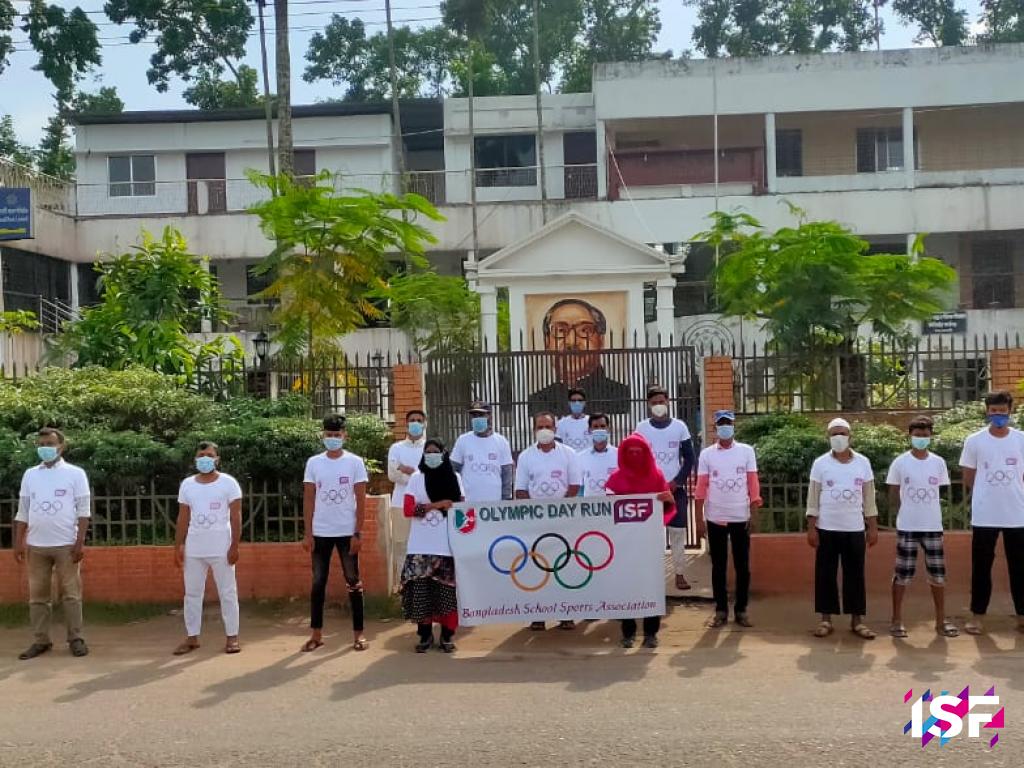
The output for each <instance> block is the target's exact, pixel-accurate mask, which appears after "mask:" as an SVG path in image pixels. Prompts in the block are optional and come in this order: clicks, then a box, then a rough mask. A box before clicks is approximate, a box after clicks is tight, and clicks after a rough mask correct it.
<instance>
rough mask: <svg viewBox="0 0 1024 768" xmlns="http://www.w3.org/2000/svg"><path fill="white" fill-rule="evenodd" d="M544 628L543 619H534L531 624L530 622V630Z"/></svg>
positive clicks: (542, 629)
mask: <svg viewBox="0 0 1024 768" xmlns="http://www.w3.org/2000/svg"><path fill="white" fill-rule="evenodd" d="M544 629H545V626H544V622H543V621H535V622H533V623H532V624H530V631H531V632H543V631H544Z"/></svg>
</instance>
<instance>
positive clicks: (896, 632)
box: [889, 624, 910, 639]
mask: <svg viewBox="0 0 1024 768" xmlns="http://www.w3.org/2000/svg"><path fill="white" fill-rule="evenodd" d="M889 635H890V637H897V638H900V639H902V638H904V637H910V633H909V632H907V628H906V627H904V626H903V625H902V624H892V625H890V627H889Z"/></svg>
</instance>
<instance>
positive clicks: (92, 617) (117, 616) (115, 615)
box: [0, 603, 177, 629]
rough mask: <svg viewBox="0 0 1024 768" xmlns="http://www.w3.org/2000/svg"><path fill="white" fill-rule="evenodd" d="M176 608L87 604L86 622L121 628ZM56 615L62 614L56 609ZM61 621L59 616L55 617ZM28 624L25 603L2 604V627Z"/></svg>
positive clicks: (133, 604) (0, 618)
mask: <svg viewBox="0 0 1024 768" xmlns="http://www.w3.org/2000/svg"><path fill="white" fill-rule="evenodd" d="M172 607H177V604H175V605H174V606H170V605H166V604H161V603H86V604H85V608H84V611H85V621H86V623H88V624H96V625H100V626H120V625H122V624H135V623H137V622H140V621H148V620H149V619H153V618H156V617H157V616H166V615H167V613H168V611H170V610H171V609H172ZM54 613H55V614H59V613H60V608H56V609H55V611H54ZM54 618H55V619H56V620H58V621H59V620H60V616H59V615H55V616H54ZM27 624H28V605H26V604H24V603H7V604H0V627H5V628H7V629H12V628H14V627H23V626H25V625H27Z"/></svg>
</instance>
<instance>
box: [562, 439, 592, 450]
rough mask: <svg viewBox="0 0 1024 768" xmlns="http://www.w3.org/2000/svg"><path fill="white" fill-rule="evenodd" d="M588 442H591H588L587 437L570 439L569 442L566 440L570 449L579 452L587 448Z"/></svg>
mask: <svg viewBox="0 0 1024 768" xmlns="http://www.w3.org/2000/svg"><path fill="white" fill-rule="evenodd" d="M588 442H590V441H589V440H588V438H587V437H586V436H584V437H570V438H569V439H568V440H566V443H567V444H568V445H569V447H570V448H572V449H574V450H577V451H579V450H582V449H583V448H586V447H587V444H588Z"/></svg>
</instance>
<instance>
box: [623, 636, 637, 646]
mask: <svg viewBox="0 0 1024 768" xmlns="http://www.w3.org/2000/svg"><path fill="white" fill-rule="evenodd" d="M621 642H622V647H623V648H632V647H633V646H634V645H636V635H629V636H628V637H624V638H622V641H621Z"/></svg>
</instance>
